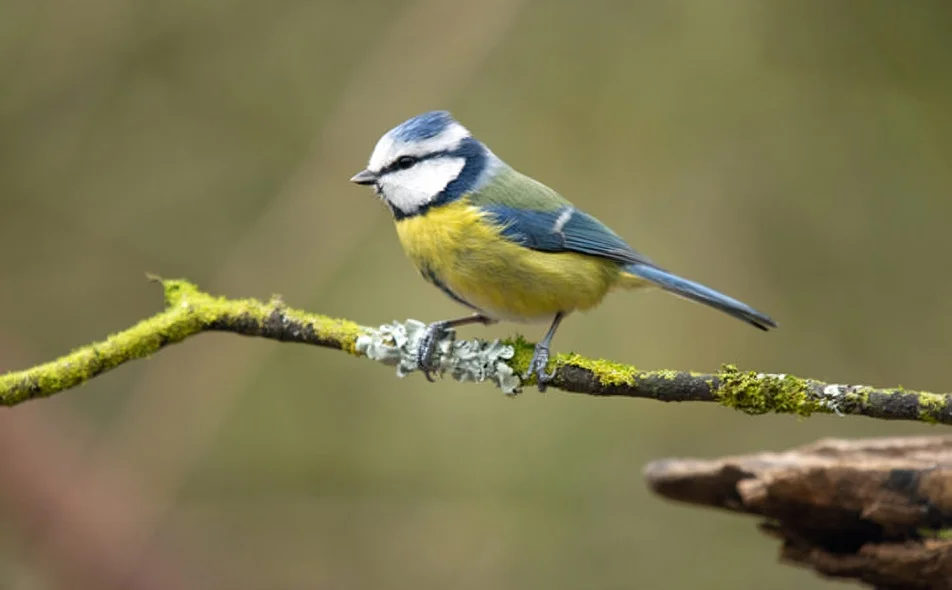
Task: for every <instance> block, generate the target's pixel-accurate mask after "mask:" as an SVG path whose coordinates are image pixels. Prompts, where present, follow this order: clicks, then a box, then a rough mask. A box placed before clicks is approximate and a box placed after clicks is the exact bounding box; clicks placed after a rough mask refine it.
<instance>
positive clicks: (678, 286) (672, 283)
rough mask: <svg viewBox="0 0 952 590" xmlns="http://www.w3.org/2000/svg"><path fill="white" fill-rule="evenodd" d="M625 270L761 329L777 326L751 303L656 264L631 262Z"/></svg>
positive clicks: (666, 289)
mask: <svg viewBox="0 0 952 590" xmlns="http://www.w3.org/2000/svg"><path fill="white" fill-rule="evenodd" d="M625 271H627V272H629V273H631V274H633V275H635V276H636V277H640V278H642V279H645V280H646V281H650V282H652V283H654V284H656V285H658V286H659V287H661V288H662V289H664V290H665V291H668V292H670V293H674V294H675V295H680V296H681V297H684V298H686V299H690V300H691V301H697V302H699V303H703V304H705V305H710V306H711V307H713V308H714V309H719V310H721V311H723V312H724V313H726V314H729V315H732V316H734V317H735V318H737V319H739V320H744V321H745V322H748V323H750V324H753V325H754V326H757V327H758V328H760V329H761V330H768V329H770V328H776V327H777V324H776V322H774V321H773V320H772V319H770V318H769V317H768V316H766V315H764V314H762V313H760V312H759V311H757V310H756V309H754V308H752V307H750V306H749V305H747V304H744V303H741V302H740V301H738V300H736V299H732V298H730V297H728V296H727V295H723V294H721V293H718V292H717V291H715V290H714V289H710V288H708V287H705V286H704V285H702V284H700V283H695V282H694V281H689V280H687V279H682V278H681V277H679V276H677V275H673V274H671V273H669V272H668V271H665V270H661V269H660V268H658V267H656V266H649V265H647V264H629V265H628V266H626V267H625Z"/></svg>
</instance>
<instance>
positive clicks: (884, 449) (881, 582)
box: [644, 436, 952, 590]
mask: <svg viewBox="0 0 952 590" xmlns="http://www.w3.org/2000/svg"><path fill="white" fill-rule="evenodd" d="M950 468H952V436H923V437H896V438H876V439H865V440H836V439H829V440H823V441H819V442H817V443H814V444H811V445H806V446H803V447H798V448H795V449H791V450H789V451H786V452H783V453H754V454H752V455H743V456H737V457H723V458H720V459H714V460H701V459H663V460H659V461H653V462H652V463H650V464H648V465H647V466H646V467H645V470H644V473H645V479H646V480H647V482H648V485H649V486H651V488H652V489H653V490H654V491H655V492H656V493H658V494H660V495H662V496H664V497H666V498H669V499H672V500H677V501H680V502H688V503H691V504H697V505H701V506H711V507H715V508H720V509H723V510H729V511H732V512H739V513H743V514H752V515H756V516H759V517H761V518H763V519H766V520H765V522H763V523H762V524H761V525H760V529H761V530H762V531H763V532H764V533H766V534H768V535H770V536H773V537H777V538H780V539H781V540H782V541H783V546H782V548H781V552H780V557H781V559H782V560H783V561H785V562H787V563H792V564H795V565H800V566H805V567H809V568H812V569H814V570H816V571H817V572H819V573H821V574H823V575H825V576H833V577H839V578H853V579H856V580H860V581H862V582H865V583H866V584H868V585H871V586H874V587H876V588H883V589H885V588H896V589H899V588H905V589H923V590H925V589H927V588H952V535H950V532H952V529H950V527H952V469H950Z"/></svg>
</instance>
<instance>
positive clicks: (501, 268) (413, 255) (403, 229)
mask: <svg viewBox="0 0 952 590" xmlns="http://www.w3.org/2000/svg"><path fill="white" fill-rule="evenodd" d="M396 225H397V234H398V235H399V237H400V242H401V243H402V244H403V248H404V250H406V253H407V256H409V258H410V260H411V261H413V263H414V264H415V265H416V266H417V268H418V269H419V270H420V271H421V273H422V274H423V275H424V276H425V277H427V276H429V277H431V280H433V279H435V280H436V281H439V282H440V283H442V286H444V287H445V288H446V289H448V290H450V291H451V292H452V293H453V294H454V295H455V296H456V297H458V298H459V299H462V300H464V301H466V302H467V303H468V304H469V305H471V306H473V307H475V308H477V309H479V310H481V311H482V312H483V313H485V314H487V315H489V316H490V317H493V318H497V319H505V320H512V321H545V320H550V319H551V318H552V316H553V315H555V313H557V312H560V311H561V312H571V311H574V310H577V309H578V310H584V309H588V308H590V307H592V306H594V305H596V304H597V303H599V302H600V301H601V300H602V298H603V297H604V296H605V294H606V293H607V292H608V290H609V289H610V288H611V287H612V286H613V285H614V284H615V283H616V282H617V281H618V280H619V278H621V272H620V267H619V265H618V264H616V263H615V262H612V261H610V260H606V259H602V258H596V257H593V256H586V255H583V254H575V253H546V252H538V251H535V250H530V249H528V248H524V247H522V246H520V245H518V244H515V243H513V242H511V241H509V240H507V239H506V238H504V237H502V235H501V234H500V232H499V228H498V227H497V226H495V225H494V224H492V223H490V222H489V221H488V220H487V219H486V218H485V216H484V214H483V213H482V212H481V211H480V210H479V209H477V208H476V207H473V206H472V205H470V204H469V203H468V202H467V201H466V199H460V200H458V201H455V202H453V203H450V204H447V205H443V206H440V207H435V208H433V209H431V210H429V211H428V212H427V213H425V214H423V215H418V216H415V217H409V218H406V219H403V220H400V221H398V222H397V224H396Z"/></svg>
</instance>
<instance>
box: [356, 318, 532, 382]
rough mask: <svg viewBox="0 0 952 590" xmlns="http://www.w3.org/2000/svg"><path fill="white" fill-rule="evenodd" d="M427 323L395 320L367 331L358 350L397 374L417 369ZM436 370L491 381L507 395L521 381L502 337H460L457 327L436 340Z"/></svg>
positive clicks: (358, 342) (459, 378)
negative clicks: (467, 338) (469, 338)
mask: <svg viewBox="0 0 952 590" xmlns="http://www.w3.org/2000/svg"><path fill="white" fill-rule="evenodd" d="M426 328H427V325H426V324H424V323H423V322H419V321H417V320H407V321H406V322H393V323H391V324H385V325H383V326H380V327H379V328H377V329H376V330H365V331H364V332H363V333H362V334H360V335H359V336H358V338H357V340H356V343H355V350H356V351H357V353H358V354H362V355H364V356H366V357H367V358H369V359H372V360H376V361H379V362H381V363H384V364H386V365H391V366H396V367H397V376H398V377H404V376H406V375H408V374H410V373H412V372H414V371H417V370H418V369H419V367H418V366H417V351H418V350H419V347H420V341H421V339H422V338H423V336H424V334H425V333H426ZM433 354H434V358H435V359H436V362H437V369H436V373H438V374H440V375H443V374H448V375H449V376H450V377H452V378H453V379H456V380H457V381H463V382H466V381H491V382H493V383H495V384H496V385H497V386H498V387H499V388H500V389H502V391H503V392H504V393H506V394H507V395H513V394H516V393H519V388H520V385H521V384H522V383H521V380H520V378H519V376H518V374H517V373H516V372H515V371H514V370H513V367H512V363H511V359H512V357H513V355H514V354H515V349H514V348H513V347H512V346H510V345H508V344H507V343H505V342H500V341H498V340H494V341H491V342H490V341H485V340H456V335H455V332H454V331H453V330H447V332H446V334H445V335H444V336H443V337H442V338H440V340H439V341H437V343H436V350H435V351H434V353H433Z"/></svg>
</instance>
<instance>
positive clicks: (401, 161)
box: [397, 156, 419, 170]
mask: <svg viewBox="0 0 952 590" xmlns="http://www.w3.org/2000/svg"><path fill="white" fill-rule="evenodd" d="M418 161H419V158H416V157H414V156H400V157H399V158H397V168H399V169H401V170H406V169H407V168H409V167H410V166H413V165H414V164H416V163H417V162H418Z"/></svg>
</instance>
